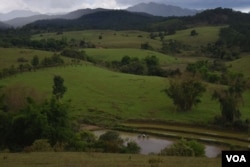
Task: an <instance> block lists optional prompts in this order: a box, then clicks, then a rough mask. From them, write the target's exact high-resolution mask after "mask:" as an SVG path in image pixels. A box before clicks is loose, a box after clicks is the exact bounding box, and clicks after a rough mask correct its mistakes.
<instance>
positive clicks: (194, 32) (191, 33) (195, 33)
mask: <svg viewBox="0 0 250 167" xmlns="http://www.w3.org/2000/svg"><path fill="white" fill-rule="evenodd" d="M197 35H198V33H197V32H196V30H192V31H191V32H190V36H197Z"/></svg>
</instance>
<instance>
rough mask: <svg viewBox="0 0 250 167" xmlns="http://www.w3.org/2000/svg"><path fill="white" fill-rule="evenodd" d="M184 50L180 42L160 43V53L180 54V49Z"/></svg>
mask: <svg viewBox="0 0 250 167" xmlns="http://www.w3.org/2000/svg"><path fill="white" fill-rule="evenodd" d="M184 48H185V45H183V44H182V43H181V42H179V41H177V40H173V39H169V40H165V41H163V42H162V49H161V51H162V52H163V53H166V54H175V53H180V52H181V50H182V49H184Z"/></svg>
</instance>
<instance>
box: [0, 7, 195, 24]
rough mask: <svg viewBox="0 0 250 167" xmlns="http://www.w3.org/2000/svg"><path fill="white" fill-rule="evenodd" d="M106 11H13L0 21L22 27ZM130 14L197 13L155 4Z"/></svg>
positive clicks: (3, 16)
mask: <svg viewBox="0 0 250 167" xmlns="http://www.w3.org/2000/svg"><path fill="white" fill-rule="evenodd" d="M107 10H108V9H101V8H98V9H79V10H76V11H72V12H70V13H67V14H60V15H58V14H55V15H48V14H39V13H36V12H29V11H13V12H10V13H7V14H0V20H2V21H3V20H4V23H5V24H7V25H10V26H13V27H22V26H24V25H26V24H29V23H32V22H35V21H37V20H50V19H77V18H80V17H81V16H84V15H88V14H92V13H95V12H100V11H107ZM125 10H127V11H130V12H141V13H147V14H150V15H154V16H163V17H168V16H189V15H195V14H196V13H197V12H198V11H196V10H190V9H183V8H180V7H177V6H171V5H165V4H157V3H153V2H151V3H147V4H146V3H140V4H138V5H135V6H132V7H129V8H127V9H125Z"/></svg>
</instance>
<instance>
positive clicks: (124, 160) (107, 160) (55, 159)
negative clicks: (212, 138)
mask: <svg viewBox="0 0 250 167" xmlns="http://www.w3.org/2000/svg"><path fill="white" fill-rule="evenodd" d="M0 157H1V158H0V164H2V166H3V167H12V166H19V167H27V166H29V167H42V166H50V167H58V166H60V167H68V166H69V165H72V166H89V167H103V166H107V167H115V166H120V167H128V166H138V167H144V166H150V165H151V164H152V163H153V162H155V161H156V160H159V159H160V161H161V162H162V163H160V165H164V164H167V165H169V166H172V167H182V166H186V167H203V166H204V167H205V166H206V167H219V166H221V159H220V158H212V159H211V158H205V157H204V158H200V157H198V158H197V157H181V158H180V157H167V156H161V157H159V156H155V155H131V156H130V155H127V154H109V153H105V154H101V153H91V152H86V153H70V152H55V153H51V152H46V153H29V154H23V153H22V154H20V153H17V154H8V153H0ZM2 157H5V158H2ZM157 162H158V161H157ZM153 164H155V163H153Z"/></svg>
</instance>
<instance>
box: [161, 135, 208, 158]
mask: <svg viewBox="0 0 250 167" xmlns="http://www.w3.org/2000/svg"><path fill="white" fill-rule="evenodd" d="M160 154H161V155H167V156H195V157H200V156H204V155H205V146H204V145H203V144H201V143H198V142H197V141H195V140H191V141H187V140H185V139H181V140H180V141H179V142H177V143H174V144H173V145H171V146H170V147H169V148H165V149H163V150H162V151H161V153H160Z"/></svg>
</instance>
